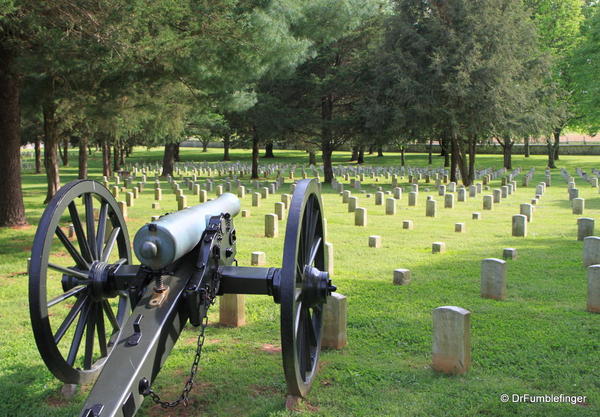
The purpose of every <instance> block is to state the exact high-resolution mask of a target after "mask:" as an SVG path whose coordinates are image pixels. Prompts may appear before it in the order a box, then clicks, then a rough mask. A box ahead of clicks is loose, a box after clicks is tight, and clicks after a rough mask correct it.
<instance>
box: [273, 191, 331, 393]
mask: <svg viewBox="0 0 600 417" xmlns="http://www.w3.org/2000/svg"><path fill="white" fill-rule="evenodd" d="M322 207H323V204H322V202H321V197H320V194H319V190H318V188H317V183H316V181H313V180H301V181H299V182H298V183H297V184H296V189H295V191H294V195H293V197H292V202H291V207H290V210H289V215H288V221H287V227H286V231H285V241H284V251H283V267H282V269H281V283H280V300H281V346H282V356H283V369H284V372H285V379H286V383H287V387H288V394H290V395H295V396H300V397H304V396H305V395H306V394H307V393H308V391H309V390H310V387H311V385H312V382H313V379H314V377H315V375H316V373H317V366H318V362H319V353H320V351H321V330H322V327H323V304H322V302H317V303H307V302H306V300H307V299H309V298H310V294H307V291H306V285H304V283H305V280H306V274H305V273H304V271H305V270H306V266H307V265H310V266H313V267H315V268H317V269H318V270H320V271H324V270H325V251H324V243H325V242H324V241H323V240H324V235H323V211H322Z"/></svg>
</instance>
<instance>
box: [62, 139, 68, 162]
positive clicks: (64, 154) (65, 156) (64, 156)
mask: <svg viewBox="0 0 600 417" xmlns="http://www.w3.org/2000/svg"><path fill="white" fill-rule="evenodd" d="M60 158H61V159H62V164H63V166H64V167H68V166H69V138H68V137H66V138H64V139H63V146H62V154H61V156H60Z"/></svg>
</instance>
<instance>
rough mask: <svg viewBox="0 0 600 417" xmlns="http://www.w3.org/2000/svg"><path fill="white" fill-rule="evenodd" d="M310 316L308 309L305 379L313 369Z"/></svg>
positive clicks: (305, 320)
mask: <svg viewBox="0 0 600 417" xmlns="http://www.w3.org/2000/svg"><path fill="white" fill-rule="evenodd" d="M309 327H310V315H309V314H308V309H306V313H305V314H304V340H303V343H304V363H305V367H304V379H306V374H307V373H309V372H310V370H311V368H312V366H311V365H312V356H311V344H310V334H309V333H310V328H309Z"/></svg>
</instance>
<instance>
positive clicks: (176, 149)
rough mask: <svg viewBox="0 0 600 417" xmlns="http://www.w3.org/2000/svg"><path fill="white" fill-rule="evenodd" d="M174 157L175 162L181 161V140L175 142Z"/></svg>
mask: <svg viewBox="0 0 600 417" xmlns="http://www.w3.org/2000/svg"><path fill="white" fill-rule="evenodd" d="M173 145H174V147H173V157H174V158H175V162H181V158H180V157H179V145H180V143H179V142H176V143H174V144H173Z"/></svg>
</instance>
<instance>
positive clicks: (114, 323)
mask: <svg viewBox="0 0 600 417" xmlns="http://www.w3.org/2000/svg"><path fill="white" fill-rule="evenodd" d="M102 308H103V309H104V312H105V313H106V317H108V321H109V322H110V324H111V326H112V327H113V332H118V331H119V330H120V329H121V326H119V322H118V321H117V318H116V317H115V313H114V312H113V311H112V307H111V306H110V304H109V303H108V300H104V301H102Z"/></svg>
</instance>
